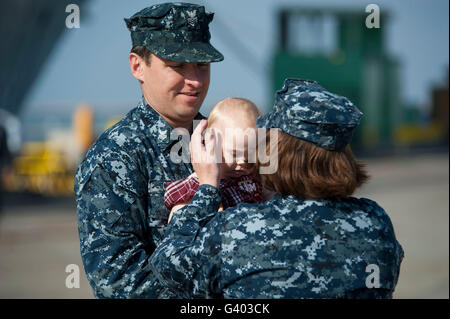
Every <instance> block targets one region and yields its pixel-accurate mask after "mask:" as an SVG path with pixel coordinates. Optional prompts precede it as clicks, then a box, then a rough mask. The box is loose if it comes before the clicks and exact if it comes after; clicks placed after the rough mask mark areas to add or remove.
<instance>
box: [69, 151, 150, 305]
mask: <svg viewBox="0 0 450 319" xmlns="http://www.w3.org/2000/svg"><path fill="white" fill-rule="evenodd" d="M84 168H85V167H83V166H81V167H80V169H79V172H78V173H77V178H76V196H77V209H78V230H79V236H80V249H81V257H82V260H83V264H84V268H85V271H86V274H87V278H88V280H89V282H90V284H91V286H92V288H93V291H94V295H95V296H96V297H97V298H142V297H147V298H153V297H156V292H155V291H156V286H157V280H156V278H155V277H154V276H153V274H152V273H151V270H150V269H149V267H148V258H149V256H150V254H151V252H149V251H148V244H146V239H145V236H144V234H145V232H144V222H143V220H142V216H143V212H144V207H145V203H144V200H146V196H143V195H142V194H141V192H144V190H143V187H144V186H145V177H143V176H142V174H137V173H136V172H137V171H138V170H137V169H136V167H135V166H134V165H133V163H132V162H131V161H130V160H129V159H127V158H124V157H123V156H120V154H119V155H118V154H117V153H116V154H112V155H111V156H108V158H107V159H104V160H103V161H102V162H100V163H97V164H95V166H94V168H90V169H89V170H84ZM139 185H141V186H139Z"/></svg>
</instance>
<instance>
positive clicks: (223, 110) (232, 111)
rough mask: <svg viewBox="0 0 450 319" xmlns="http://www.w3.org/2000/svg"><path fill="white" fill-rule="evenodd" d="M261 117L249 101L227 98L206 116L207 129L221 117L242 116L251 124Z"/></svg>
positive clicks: (256, 108) (258, 110)
mask: <svg viewBox="0 0 450 319" xmlns="http://www.w3.org/2000/svg"><path fill="white" fill-rule="evenodd" d="M260 115H262V112H261V110H260V109H259V108H258V107H257V106H256V105H255V104H254V103H253V102H252V101H250V100H247V99H244V98H240V97H229V98H226V99H224V100H222V101H220V102H219V103H217V104H216V105H215V106H214V107H213V108H212V110H211V112H210V113H209V116H208V127H211V125H212V124H213V123H214V122H216V120H217V119H219V118H221V117H223V116H229V117H233V118H236V117H240V116H244V117H245V118H246V119H248V120H249V121H250V122H251V123H255V122H256V119H257V118H258V117H259V116H260Z"/></svg>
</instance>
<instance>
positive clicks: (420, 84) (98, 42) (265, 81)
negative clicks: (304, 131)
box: [25, 0, 449, 114]
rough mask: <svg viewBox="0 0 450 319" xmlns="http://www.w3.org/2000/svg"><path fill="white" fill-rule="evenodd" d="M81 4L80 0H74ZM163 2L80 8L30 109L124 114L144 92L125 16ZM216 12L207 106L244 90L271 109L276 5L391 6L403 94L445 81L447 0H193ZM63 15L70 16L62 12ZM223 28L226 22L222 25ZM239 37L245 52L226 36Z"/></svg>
mask: <svg viewBox="0 0 450 319" xmlns="http://www.w3.org/2000/svg"><path fill="white" fill-rule="evenodd" d="M73 2H74V3H76V0H74V1H73ZM159 2H161V1H142V0H133V1H119V0H91V1H90V2H88V3H87V4H86V5H85V6H83V7H81V27H80V28H79V29H70V30H67V31H66V32H65V34H64V35H63V37H62V38H61V40H60V41H59V43H58V45H57V47H56V49H55V50H54V51H53V52H52V54H51V55H50V56H49V59H48V61H47V62H46V65H45V67H44V68H43V70H42V72H41V74H40V75H39V77H38V79H37V81H36V83H35V85H34V87H33V88H32V90H31V91H30V92H29V94H28V96H27V98H26V101H25V112H26V113H27V112H33V111H38V110H42V111H44V112H47V111H50V112H58V111H59V112H71V111H72V110H73V109H74V107H75V106H76V105H77V104H78V103H81V102H88V103H90V104H91V105H93V107H94V108H95V109H96V110H101V111H103V112H108V113H110V114H121V113H124V112H126V111H127V110H129V109H131V108H132V107H134V106H135V104H136V103H137V101H138V98H139V97H140V88H139V86H138V83H137V81H136V80H135V79H134V78H133V77H132V76H131V74H130V71H129V66H128V58H127V57H128V53H129V50H130V45H131V40H130V35H129V32H128V30H127V29H126V26H125V23H124V21H123V18H125V17H129V16H131V15H132V14H134V13H135V12H137V11H139V10H140V9H142V8H144V7H147V6H149V5H152V4H154V3H159ZM191 2H193V3H199V4H204V5H205V6H206V8H207V10H208V11H212V12H215V19H214V20H213V22H212V23H211V25H210V27H211V33H212V40H211V42H212V44H213V45H214V46H215V47H216V48H218V49H219V51H221V52H222V53H223V54H224V56H225V60H224V61H223V62H220V63H214V64H213V65H212V71H211V72H212V73H211V85H210V89H209V93H208V96H207V98H206V100H205V103H204V105H203V108H202V111H203V113H204V114H208V112H209V110H210V109H211V107H212V106H213V104H215V103H216V102H218V101H219V100H221V99H223V98H225V97H229V96H242V97H246V98H249V99H251V100H253V101H254V102H255V103H257V104H258V105H259V106H260V107H261V108H263V109H267V107H268V106H269V105H270V103H271V102H272V101H271V87H270V78H269V73H268V69H269V63H270V61H271V56H272V54H273V52H274V48H275V44H276V40H277V39H276V36H277V31H276V30H277V25H276V20H275V17H276V16H275V13H276V9H277V8H278V7H280V6H284V5H289V6H292V5H299V6H323V7H338V8H341V7H342V8H352V9H360V10H362V11H363V10H364V8H365V7H366V6H367V5H368V4H369V3H376V4H378V5H379V7H380V8H381V10H388V11H389V12H390V13H391V19H390V21H389V23H386V24H383V20H382V19H383V17H381V23H382V24H381V27H382V28H388V30H387V39H386V40H387V43H386V44H387V50H388V52H389V53H390V54H391V55H393V56H395V57H398V58H399V59H400V61H401V65H402V69H401V82H402V92H401V97H402V98H403V99H404V100H405V101H408V102H412V103H414V104H423V105H426V103H427V102H428V100H429V90H430V88H431V87H432V85H434V84H436V83H443V81H444V79H445V78H446V76H447V72H448V60H449V48H448V47H449V43H448V42H449V19H448V10H449V8H448V7H449V2H448V1H447V0H386V1H376V2H370V1H359V0H340V1H337V0H323V1H319V0H316V1H300V0H297V1H294V0H277V1H275V0H227V1H219V0H214V1H211V0H210V1H191ZM61 14H63V15H67V13H65V12H62V13H61ZM219 28H221V29H219ZM224 32H227V34H229V35H231V36H235V37H238V40H239V42H240V43H241V46H240V47H241V49H240V50H241V51H242V50H244V52H246V53H247V54H249V55H250V56H251V57H252V58H251V59H250V62H251V63H249V59H248V58H247V59H246V58H243V57H242V55H241V54H239V52H241V51H238V50H237V49H236V47H238V46H231V45H230V44H229V42H230V41H229V40H228V41H227V40H226V39H225V38H224V36H223V35H224Z"/></svg>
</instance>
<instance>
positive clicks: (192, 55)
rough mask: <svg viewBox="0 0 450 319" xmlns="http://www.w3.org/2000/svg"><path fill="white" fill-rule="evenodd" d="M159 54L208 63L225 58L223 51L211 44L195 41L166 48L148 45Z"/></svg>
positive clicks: (185, 60)
mask: <svg viewBox="0 0 450 319" xmlns="http://www.w3.org/2000/svg"><path fill="white" fill-rule="evenodd" d="M147 47H148V49H149V50H150V51H152V52H153V53H154V54H156V55H157V56H159V57H161V58H164V59H167V60H171V61H177V62H186V63H208V62H220V61H222V60H223V59H224V57H223V55H222V53H220V52H219V51H217V49H216V48H214V47H213V46H212V45H211V44H209V43H205V42H194V43H190V44H189V45H180V46H177V47H176V46H174V47H169V48H165V49H164V50H161V48H152V47H151V45H150V46H147Z"/></svg>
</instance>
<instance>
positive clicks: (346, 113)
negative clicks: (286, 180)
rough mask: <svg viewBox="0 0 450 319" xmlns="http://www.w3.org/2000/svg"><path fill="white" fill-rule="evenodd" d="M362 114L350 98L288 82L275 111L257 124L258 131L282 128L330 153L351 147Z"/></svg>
mask: <svg viewBox="0 0 450 319" xmlns="http://www.w3.org/2000/svg"><path fill="white" fill-rule="evenodd" d="M361 117H362V113H361V112H360V111H359V110H358V108H357V107H356V106H355V105H354V104H353V103H352V102H350V101H349V100H348V99H347V98H345V97H343V96H339V95H336V94H333V93H330V92H328V91H327V90H326V89H324V88H323V87H322V86H320V85H319V84H318V83H317V82H315V81H309V80H300V79H286V80H285V82H284V85H283V88H282V89H281V90H280V91H278V92H277V93H276V97H275V104H274V108H273V110H272V111H271V112H269V113H267V114H265V115H262V116H261V117H260V118H259V119H258V120H257V125H258V127H264V128H278V129H280V130H281V131H283V132H285V133H287V134H290V135H292V136H296V137H298V138H301V139H303V140H305V141H308V142H310V143H313V144H315V145H317V146H320V147H323V148H325V149H328V150H341V149H343V148H345V146H346V145H347V144H348V143H350V141H351V138H352V134H353V131H354V129H355V128H356V127H357V126H358V124H359V121H360V119H361Z"/></svg>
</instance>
